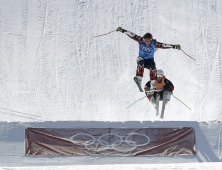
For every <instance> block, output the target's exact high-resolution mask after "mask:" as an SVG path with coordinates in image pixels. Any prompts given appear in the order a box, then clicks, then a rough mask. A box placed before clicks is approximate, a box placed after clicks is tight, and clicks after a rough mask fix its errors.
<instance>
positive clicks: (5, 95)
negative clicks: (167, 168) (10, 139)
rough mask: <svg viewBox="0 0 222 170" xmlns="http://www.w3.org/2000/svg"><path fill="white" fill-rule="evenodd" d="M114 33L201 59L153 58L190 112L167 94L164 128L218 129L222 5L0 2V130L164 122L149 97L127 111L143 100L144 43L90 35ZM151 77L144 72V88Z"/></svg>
mask: <svg viewBox="0 0 222 170" xmlns="http://www.w3.org/2000/svg"><path fill="white" fill-rule="evenodd" d="M118 26H122V27H123V28H124V29H127V30H129V31H132V32H133V33H135V34H137V35H140V36H142V35H143V34H144V33H146V32H150V33H152V34H153V37H154V38H155V39H157V41H159V42H163V43H168V44H180V45H181V47H182V49H183V50H184V51H185V52H186V53H187V54H189V55H191V56H192V57H193V58H195V59H196V61H194V60H192V59H191V58H189V57H188V56H187V55H185V54H184V53H183V52H182V51H180V50H174V49H159V50H158V51H157V52H156V53H155V62H156V67H157V68H158V69H162V70H163V71H164V73H165V75H166V77H167V78H168V79H169V80H171V81H172V83H173V84H174V86H175V90H174V95H175V96H176V97H177V98H178V99H180V100H181V101H183V102H184V103H185V104H186V105H187V106H189V107H190V108H191V110H189V109H188V108H187V107H185V106H184V105H183V104H182V103H181V102H180V101H178V100H177V99H176V98H174V97H171V101H170V102H169V104H168V105H167V107H166V109H165V115H164V121H195V122H207V123H209V122H212V121H213V122H214V121H215V120H216V121H218V122H219V123H216V124H217V126H218V127H219V129H221V121H222V33H221V32H222V1H220V0H171V1H164V0H158V1H156V0H136V1H135V0H112V1H107V0H64V1H60V0H32V1H28V0H16V1H15V0H0V125H2V124H5V123H4V122H9V123H8V125H7V127H9V126H11V124H10V122H11V123H12V124H13V122H14V123H15V122H18V124H20V123H26V122H33V123H34V122H45V121H64V122H66V121H74V122H75V121H77V122H78V121H89V122H91V121H98V122H103V121H109V122H112V121H113V122H119V121H121V122H130V121H140V122H142V121H154V122H155V121H157V122H158V121H159V120H160V118H158V117H156V115H155V109H154V107H153V106H152V105H151V104H150V103H149V102H148V100H147V99H143V100H141V101H139V102H137V103H135V104H134V105H133V106H131V107H130V108H129V109H126V108H127V107H128V106H129V105H131V104H132V103H133V102H134V101H136V100H138V99H140V98H142V97H144V96H145V94H144V93H140V92H139V91H138V88H137V86H136V84H135V83H134V81H133V77H134V76H135V73H136V65H137V64H136V58H137V56H138V43H137V42H135V41H133V40H132V39H130V38H129V37H128V36H127V35H125V34H122V33H120V32H112V33H110V34H108V35H105V36H101V37H96V38H93V37H94V36H97V35H100V34H105V33H108V32H110V31H113V30H115V29H116V28H117V27H118ZM148 80H149V71H148V70H145V75H144V78H143V82H142V84H143V86H144V85H145V83H146V82H147V81H148ZM161 121H162V120H161ZM1 122H2V123H1ZM210 124H211V123H210ZM15 126H16V125H15V124H13V128H14V127H15ZM203 131H204V132H205V133H206V135H209V136H210V137H209V136H207V137H208V138H209V139H211V137H212V138H216V139H215V140H216V141H217V142H218V144H217V145H215V147H216V152H217V156H216V157H217V158H218V159H219V160H222V158H221V153H222V151H221V149H222V147H221V133H217V132H218V131H216V132H215V131H214V130H213V131H212V134H209V133H208V130H207V129H205V130H204V129H203ZM219 132H221V130H219ZM0 133H7V131H6V130H1V131H0ZM218 134H220V135H218ZM212 140H213V139H212ZM0 142H1V143H4V145H3V144H1V146H3V148H4V147H5V146H6V145H7V141H6V140H5V139H4V138H1V141H0ZM21 142H22V141H21ZM23 142H24V141H23ZM20 144H21V143H19V142H17V143H15V145H20ZM22 145H23V143H22ZM10 146H11V145H10ZM209 147H211V149H215V148H213V146H212V145H211V144H209ZM1 154H2V152H1ZM5 158H6V157H5ZM5 158H4V159H5ZM21 159H22V158H21ZM31 159H32V161H34V159H33V158H31ZM88 159H92V158H90V157H89V158H88ZM0 160H2V158H1V159H0ZM7 161H9V160H7ZM7 161H6V162H7ZM67 161H68V160H67ZM3 162H4V161H3ZM111 162H112V161H111ZM154 162H155V161H154ZM172 162H173V161H172ZM172 162H171V163H172ZM112 163H119V164H121V162H118V161H117V162H115V161H113V162H112ZM129 163H130V161H129ZM134 163H136V161H135V162H134ZM156 163H157V164H158V163H159V162H158V161H157V162H156ZM174 163H175V162H174ZM1 164H2V162H0V165H1ZM3 164H4V165H5V163H3ZM92 164H99V162H96V161H95V162H92ZM7 165H9V166H10V163H8V164H7ZM175 166H176V165H175ZM191 167H192V166H191Z"/></svg>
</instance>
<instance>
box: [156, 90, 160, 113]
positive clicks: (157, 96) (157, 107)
mask: <svg viewBox="0 0 222 170" xmlns="http://www.w3.org/2000/svg"><path fill="white" fill-rule="evenodd" d="M159 103H160V94H159V93H156V116H158V115H159Z"/></svg>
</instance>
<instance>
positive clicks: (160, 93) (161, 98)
mask: <svg viewBox="0 0 222 170" xmlns="http://www.w3.org/2000/svg"><path fill="white" fill-rule="evenodd" d="M159 95H160V101H163V91H161V92H159ZM170 97H171V95H170V94H167V97H166V99H167V100H169V101H170ZM152 98H154V99H155V100H156V92H154V94H153V96H152ZM152 98H151V100H152Z"/></svg>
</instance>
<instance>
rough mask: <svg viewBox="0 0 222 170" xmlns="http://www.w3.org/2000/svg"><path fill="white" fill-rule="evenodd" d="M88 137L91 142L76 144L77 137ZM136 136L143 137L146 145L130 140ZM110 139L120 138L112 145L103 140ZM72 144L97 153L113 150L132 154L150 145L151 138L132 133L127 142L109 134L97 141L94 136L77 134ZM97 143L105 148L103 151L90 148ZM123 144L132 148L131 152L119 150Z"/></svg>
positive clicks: (126, 139)
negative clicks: (138, 148)
mask: <svg viewBox="0 0 222 170" xmlns="http://www.w3.org/2000/svg"><path fill="white" fill-rule="evenodd" d="M81 135H83V136H88V137H90V138H91V139H90V140H87V141H85V142H84V143H79V142H75V141H74V139H75V138H76V137H77V136H81ZM135 135H138V136H143V137H145V138H146V139H147V142H146V143H143V144H136V142H135V141H132V140H129V138H130V137H132V136H135ZM106 136H108V137H110V136H115V137H117V138H118V140H117V141H115V142H113V143H112V144H109V143H108V142H106V141H104V140H102V138H104V137H106ZM71 142H72V143H73V144H75V145H79V146H84V147H85V148H86V149H88V150H91V151H96V152H101V151H104V150H107V149H113V150H116V151H118V152H132V151H133V150H134V149H136V148H137V147H140V146H145V145H148V144H149V143H150V138H149V137H148V136H147V135H144V134H140V133H131V134H129V135H128V136H127V137H126V138H125V140H124V139H123V138H122V137H121V136H119V135H117V134H114V133H107V134H104V135H102V136H100V137H99V138H98V139H96V138H95V137H94V136H92V135H90V134H88V133H78V134H75V135H73V136H72V137H71ZM96 142H98V143H99V144H100V145H102V146H104V148H102V149H92V148H90V147H89V145H92V144H95V143H96ZM123 143H127V144H128V145H129V146H131V147H132V148H130V149H129V150H121V149H118V148H117V147H118V146H120V145H122V144H123Z"/></svg>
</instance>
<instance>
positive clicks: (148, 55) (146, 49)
mask: <svg viewBox="0 0 222 170" xmlns="http://www.w3.org/2000/svg"><path fill="white" fill-rule="evenodd" d="M155 42H156V40H155V39H153V40H152V42H151V43H150V45H146V44H145V43H144V42H143V41H141V42H140V43H139V56H140V57H142V58H144V59H152V58H153V57H154V53H155V52H156V51H157V48H155V46H154V44H155Z"/></svg>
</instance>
